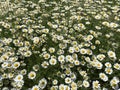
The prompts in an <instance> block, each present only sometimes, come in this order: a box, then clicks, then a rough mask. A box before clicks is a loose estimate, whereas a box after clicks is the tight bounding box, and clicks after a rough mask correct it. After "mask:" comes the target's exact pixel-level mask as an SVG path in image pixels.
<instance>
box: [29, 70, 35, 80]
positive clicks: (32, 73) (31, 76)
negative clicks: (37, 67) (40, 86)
mask: <svg viewBox="0 0 120 90" xmlns="http://www.w3.org/2000/svg"><path fill="white" fill-rule="evenodd" d="M35 77H36V73H35V72H34V71H31V72H29V73H28V78H29V79H35Z"/></svg>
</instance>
